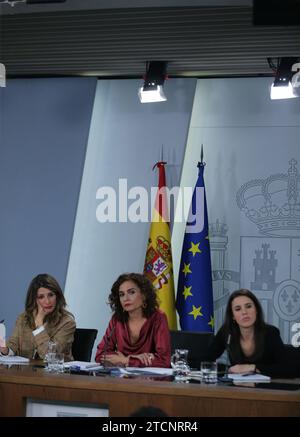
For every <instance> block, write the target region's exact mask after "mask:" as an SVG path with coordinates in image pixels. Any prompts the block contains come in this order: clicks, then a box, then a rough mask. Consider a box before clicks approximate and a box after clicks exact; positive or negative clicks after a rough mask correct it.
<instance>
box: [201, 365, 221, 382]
mask: <svg viewBox="0 0 300 437" xmlns="http://www.w3.org/2000/svg"><path fill="white" fill-rule="evenodd" d="M201 378H202V379H201V380H202V382H204V383H205V384H216V383H217V382H218V365H217V363H216V361H202V362H201Z"/></svg>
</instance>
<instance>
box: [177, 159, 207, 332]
mask: <svg viewBox="0 0 300 437" xmlns="http://www.w3.org/2000/svg"><path fill="white" fill-rule="evenodd" d="M204 166H205V163H202V162H199V163H198V168H199V173H198V180H197V183H196V186H195V189H194V192H193V198H192V204H191V207H190V211H189V219H188V223H187V226H186V231H185V235H184V241H183V246H182V254H181V262H180V270H179V278H178V288H177V300H176V308H177V311H178V314H179V318H180V326H181V329H182V330H184V331H201V332H213V330H214V313H213V289H212V274H211V260H210V245H209V235H208V220H207V207H206V196H205V186H204V179H203V173H204ZM199 200H201V201H199Z"/></svg>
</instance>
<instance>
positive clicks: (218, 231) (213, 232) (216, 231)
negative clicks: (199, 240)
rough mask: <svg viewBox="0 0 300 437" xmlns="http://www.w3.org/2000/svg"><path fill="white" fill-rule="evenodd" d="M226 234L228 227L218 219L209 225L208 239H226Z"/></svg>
mask: <svg viewBox="0 0 300 437" xmlns="http://www.w3.org/2000/svg"><path fill="white" fill-rule="evenodd" d="M227 232H228V226H227V225H226V224H225V223H221V222H220V220H219V219H217V220H216V221H215V223H210V224H209V236H210V237H226V235H227Z"/></svg>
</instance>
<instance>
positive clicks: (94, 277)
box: [65, 79, 196, 343]
mask: <svg viewBox="0 0 300 437" xmlns="http://www.w3.org/2000/svg"><path fill="white" fill-rule="evenodd" d="M195 85H196V80H194V79H176V80H175V79H173V80H172V79H171V80H168V81H167V82H166V85H165V93H166V95H167V97H168V101H167V102H164V103H154V104H143V105H142V104H141V103H140V102H139V100H138V97H137V90H138V87H139V86H141V81H139V80H107V81H105V80H103V81H99V82H98V88H97V93H96V98H95V105H94V110H93V117H92V123H91V129H90V135H89V142H88V148H87V155H86V162H85V168H84V172H83V178H82V186H81V192H80V198H79V204H78V210H77V217H76V223H75V229H74V236H73V243H72V249H71V254H70V260H69V266H68V274H67V281H66V287H65V296H66V299H67V302H68V305H69V308H70V310H71V311H72V312H73V313H74V315H75V317H76V322H77V326H78V327H81V328H82V327H83V328H84V327H90V328H97V329H98V330H99V335H98V339H97V340H96V343H97V342H98V341H99V339H100V337H102V335H103V333H104V330H105V328H106V326H107V323H108V321H109V318H110V315H111V314H110V308H109V307H108V305H107V303H106V302H107V298H108V294H109V292H110V288H111V285H112V283H113V282H114V281H115V279H116V278H117V277H118V275H119V274H121V273H123V272H126V271H128V272H129V271H140V272H141V271H142V270H143V265H144V258H145V251H146V245H147V239H148V232H149V223H102V224H100V223H99V222H98V221H97V220H96V208H97V206H98V205H99V203H100V201H99V200H97V199H96V192H97V189H98V188H99V187H101V186H111V187H115V188H116V189H117V188H118V180H119V178H127V179H128V189H129V188H131V187H133V186H137V185H138V186H142V187H145V188H147V189H150V187H151V185H153V186H155V185H156V184H157V173H156V172H153V171H152V166H153V165H154V164H155V162H157V161H158V160H160V157H161V147H162V144H163V146H164V159H165V160H166V161H168V163H169V164H170V165H169V167H168V169H167V170H168V171H167V179H168V181H167V183H169V185H176V184H177V185H178V183H179V178H180V171H181V165H182V161H183V155H184V148H185V144H186V138H187V132H188V126H189V121H190V115H191V110H192V104H193V97H194V91H195Z"/></svg>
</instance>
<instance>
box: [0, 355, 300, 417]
mask: <svg viewBox="0 0 300 437" xmlns="http://www.w3.org/2000/svg"><path fill="white" fill-rule="evenodd" d="M170 379H172V378H171V377H155V378H154V377H149V376H148V377H128V376H127V377H126V376H125V377H116V376H109V375H105V376H104V375H102V376H95V375H82V374H70V373H64V374H49V373H47V372H46V371H45V369H43V368H40V367H39V366H38V365H37V364H36V363H34V362H33V363H30V364H29V365H17V366H16V365H14V366H11V367H8V366H5V365H0V416H2V417H12V416H26V409H27V404H28V401H29V400H30V402H34V401H37V402H44V403H46V404H47V403H49V404H52V405H53V404H55V403H57V404H61V403H62V404H64V405H71V406H72V405H77V406H78V405H79V406H95V407H99V408H100V409H103V411H107V415H108V416H109V417H117V416H119V417H121V416H123V417H124V416H127V417H128V416H129V415H130V414H132V413H133V412H134V411H136V410H137V409H138V408H139V407H141V406H153V407H158V408H161V409H163V410H164V411H165V412H166V413H167V414H168V415H169V416H172V417H216V416H220V417H238V416H246V417H261V416H263V417H284V416H285V417H287V416H289V417H291V416H298V417H299V416H300V379H294V380H280V381H279V380H278V381H275V382H276V383H277V385H278V387H279V383H283V389H282V387H281V389H278V388H275V389H270V388H257V387H252V386H250V387H249V386H228V385H222V384H216V385H210V384H203V383H197V382H196V381H195V382H193V381H190V382H189V383H177V382H175V381H172V380H170ZM286 384H291V387H294V388H297V389H296V390H288V389H287V388H288V386H287V385H286ZM296 384H298V386H297V385H296ZM270 387H271V386H270Z"/></svg>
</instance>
